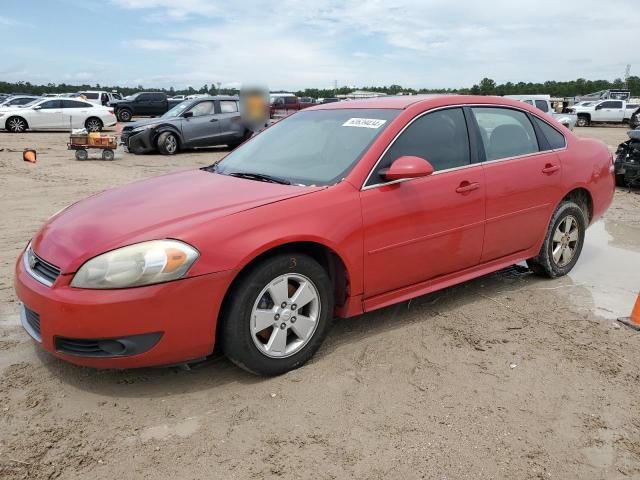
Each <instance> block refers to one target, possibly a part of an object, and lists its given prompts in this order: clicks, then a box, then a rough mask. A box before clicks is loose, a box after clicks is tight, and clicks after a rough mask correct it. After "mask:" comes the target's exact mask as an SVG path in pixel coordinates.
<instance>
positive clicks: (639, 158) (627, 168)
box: [613, 130, 640, 187]
mask: <svg viewBox="0 0 640 480" xmlns="http://www.w3.org/2000/svg"><path fill="white" fill-rule="evenodd" d="M627 135H629V140H627V141H626V142H623V143H621V144H620V145H619V146H618V150H617V151H616V159H615V161H614V164H613V165H614V168H615V172H616V185H618V186H619V187H624V186H629V187H640V130H629V132H627Z"/></svg>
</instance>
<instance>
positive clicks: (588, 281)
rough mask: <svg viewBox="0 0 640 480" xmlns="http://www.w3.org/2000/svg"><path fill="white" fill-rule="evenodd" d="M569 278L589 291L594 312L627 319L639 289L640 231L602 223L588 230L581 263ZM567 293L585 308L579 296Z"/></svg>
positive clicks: (620, 225) (569, 291) (606, 316)
mask: <svg viewBox="0 0 640 480" xmlns="http://www.w3.org/2000/svg"><path fill="white" fill-rule="evenodd" d="M569 277H570V278H571V280H572V281H573V283H574V284H579V285H580V286H583V287H585V288H586V289H587V290H589V293H590V294H591V296H592V297H593V304H594V306H593V311H594V312H595V313H596V314H597V315H600V316H602V317H605V318H609V319H615V318H618V317H628V316H629V314H630V312H631V309H632V308H633V304H634V303H635V301H636V297H637V296H638V291H639V290H640V230H639V229H636V228H632V227H627V226H625V225H622V224H618V223H615V222H606V221H604V220H600V221H598V222H596V223H594V224H593V225H592V226H591V227H590V228H589V229H588V230H587V234H586V238H585V242H584V246H583V248H582V253H581V255H580V259H579V260H578V263H577V264H576V266H575V267H574V268H573V270H572V271H571V273H570V274H569ZM571 293H572V292H571V289H568V292H567V294H568V295H569V298H570V299H571V301H572V302H573V303H575V304H576V305H577V306H581V307H584V305H583V304H581V303H582V300H583V299H581V298H580V296H574V295H572V294H571Z"/></svg>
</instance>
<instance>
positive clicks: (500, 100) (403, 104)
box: [304, 94, 527, 111]
mask: <svg viewBox="0 0 640 480" xmlns="http://www.w3.org/2000/svg"><path fill="white" fill-rule="evenodd" d="M464 104H490V105H506V106H512V107H517V108H525V107H526V106H527V104H526V103H523V102H521V101H519V100H513V99H509V98H504V97H490V96H483V95H448V94H437V95H398V96H388V97H378V98H365V99H359V100H348V101H344V102H334V103H323V104H320V105H317V106H313V107H309V108H305V109H304V111H307V110H338V109H340V110H342V109H347V108H362V109H364V108H372V109H376V108H382V109H386V108H388V109H394V110H405V109H407V108H409V107H411V106H414V105H420V106H422V107H425V108H428V107H442V106H447V105H464Z"/></svg>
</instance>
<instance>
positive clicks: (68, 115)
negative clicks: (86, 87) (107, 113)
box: [61, 100, 89, 128]
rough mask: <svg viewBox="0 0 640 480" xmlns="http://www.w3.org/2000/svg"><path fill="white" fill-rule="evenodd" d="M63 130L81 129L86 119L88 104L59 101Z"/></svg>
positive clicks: (75, 101) (74, 101)
mask: <svg viewBox="0 0 640 480" xmlns="http://www.w3.org/2000/svg"><path fill="white" fill-rule="evenodd" d="M61 103H62V105H61V106H62V124H61V127H63V128H83V127H84V122H85V120H86V119H87V117H88V111H89V110H88V106H87V105H88V104H86V103H85V102H81V101H78V100H61Z"/></svg>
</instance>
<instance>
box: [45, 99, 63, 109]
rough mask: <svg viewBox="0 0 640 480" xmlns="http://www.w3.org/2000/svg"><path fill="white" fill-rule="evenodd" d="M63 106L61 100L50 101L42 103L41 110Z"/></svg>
mask: <svg viewBox="0 0 640 480" xmlns="http://www.w3.org/2000/svg"><path fill="white" fill-rule="evenodd" d="M61 105H62V101H61V100H49V101H47V102H43V103H41V104H40V108H43V109H51V108H61Z"/></svg>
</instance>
